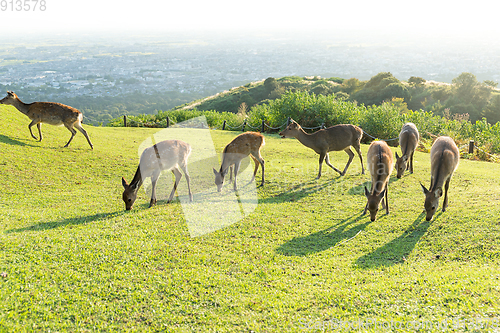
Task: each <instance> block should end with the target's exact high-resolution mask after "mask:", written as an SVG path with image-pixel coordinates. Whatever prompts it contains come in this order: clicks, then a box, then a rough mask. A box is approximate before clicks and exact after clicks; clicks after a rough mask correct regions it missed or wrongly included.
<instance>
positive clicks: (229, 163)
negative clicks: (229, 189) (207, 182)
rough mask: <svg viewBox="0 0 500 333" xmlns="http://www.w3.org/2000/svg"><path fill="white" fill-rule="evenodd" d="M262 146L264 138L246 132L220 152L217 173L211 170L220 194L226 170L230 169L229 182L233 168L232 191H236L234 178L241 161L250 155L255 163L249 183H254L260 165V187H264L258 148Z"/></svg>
mask: <svg viewBox="0 0 500 333" xmlns="http://www.w3.org/2000/svg"><path fill="white" fill-rule="evenodd" d="M264 145H265V141H264V136H263V135H262V134H260V133H256V132H246V133H243V134H240V135H238V136H237V137H236V138H234V139H233V141H231V142H230V143H229V144H228V145H227V146H226V147H225V148H224V151H223V152H222V163H221V166H220V169H219V171H217V170H216V169H215V168H214V169H213V171H214V175H215V184H216V185H217V191H218V192H220V191H221V190H222V186H224V177H225V176H226V174H227V171H228V169H230V172H231V173H230V178H229V181H231V180H232V178H233V166H234V184H233V189H234V190H235V191H236V176H237V174H238V170H239V168H240V164H241V160H242V159H243V158H245V157H247V156H248V155H250V157H251V158H252V159H253V161H254V163H255V168H254V171H253V177H252V179H251V180H250V182H252V181H254V179H255V175H256V174H257V170H258V169H259V164H260V165H261V166H262V182H261V183H260V186H264V159H263V158H262V156H261V155H260V148H262V146H264Z"/></svg>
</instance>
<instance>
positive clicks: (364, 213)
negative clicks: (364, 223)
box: [361, 202, 368, 215]
mask: <svg viewBox="0 0 500 333" xmlns="http://www.w3.org/2000/svg"><path fill="white" fill-rule="evenodd" d="M367 210H368V202H367V203H366V205H365V210H363V214H361V215H366V211H367Z"/></svg>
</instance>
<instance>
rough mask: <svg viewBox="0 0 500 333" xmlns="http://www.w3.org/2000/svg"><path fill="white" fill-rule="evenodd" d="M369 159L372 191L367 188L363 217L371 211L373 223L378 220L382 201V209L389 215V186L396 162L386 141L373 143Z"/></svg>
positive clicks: (369, 151)
mask: <svg viewBox="0 0 500 333" xmlns="http://www.w3.org/2000/svg"><path fill="white" fill-rule="evenodd" d="M367 159H368V169H369V170H370V175H371V178H372V190H371V192H369V191H368V189H367V188H366V186H365V196H366V198H367V199H368V201H367V202H366V206H365V210H364V211H363V215H365V214H366V211H367V210H368V211H370V219H371V221H372V222H373V221H375V219H376V218H377V212H378V208H379V205H380V201H382V208H385V212H386V214H389V202H388V200H387V196H388V184H389V177H390V175H391V173H392V168H393V163H394V161H393V156H392V151H391V149H390V148H389V146H388V145H387V143H386V142H385V141H373V142H372V143H371V145H370V147H369V148H368V155H367ZM384 197H385V202H384Z"/></svg>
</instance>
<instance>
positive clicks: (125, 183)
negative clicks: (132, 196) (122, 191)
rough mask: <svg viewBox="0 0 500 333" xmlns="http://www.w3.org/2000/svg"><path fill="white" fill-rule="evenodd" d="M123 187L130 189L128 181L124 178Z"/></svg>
mask: <svg viewBox="0 0 500 333" xmlns="http://www.w3.org/2000/svg"><path fill="white" fill-rule="evenodd" d="M122 186H123V187H124V188H127V187H128V183H127V181H126V180H125V178H123V177H122Z"/></svg>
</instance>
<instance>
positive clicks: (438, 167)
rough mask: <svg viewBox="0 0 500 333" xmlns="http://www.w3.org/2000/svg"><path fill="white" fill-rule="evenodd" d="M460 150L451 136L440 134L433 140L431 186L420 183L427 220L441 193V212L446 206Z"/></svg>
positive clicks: (434, 208)
mask: <svg viewBox="0 0 500 333" xmlns="http://www.w3.org/2000/svg"><path fill="white" fill-rule="evenodd" d="M459 160H460V152H459V151H458V147H457V145H456V144H455V141H453V139H452V138H450V137H448V136H440V137H438V138H437V139H436V141H434V144H433V145H432V148H431V186H430V187H429V189H428V190H427V189H426V188H425V186H424V185H422V183H420V185H421V186H422V190H423V191H424V194H425V203H424V207H425V211H426V213H427V214H426V217H425V219H426V220H427V221H430V220H432V217H433V216H434V213H436V210H437V208H438V206H439V198H440V197H441V196H442V195H443V185H444V202H443V212H444V211H445V210H446V208H447V207H448V188H449V187H450V180H451V176H452V175H453V172H455V170H456V169H457V167H458V162H459Z"/></svg>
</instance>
